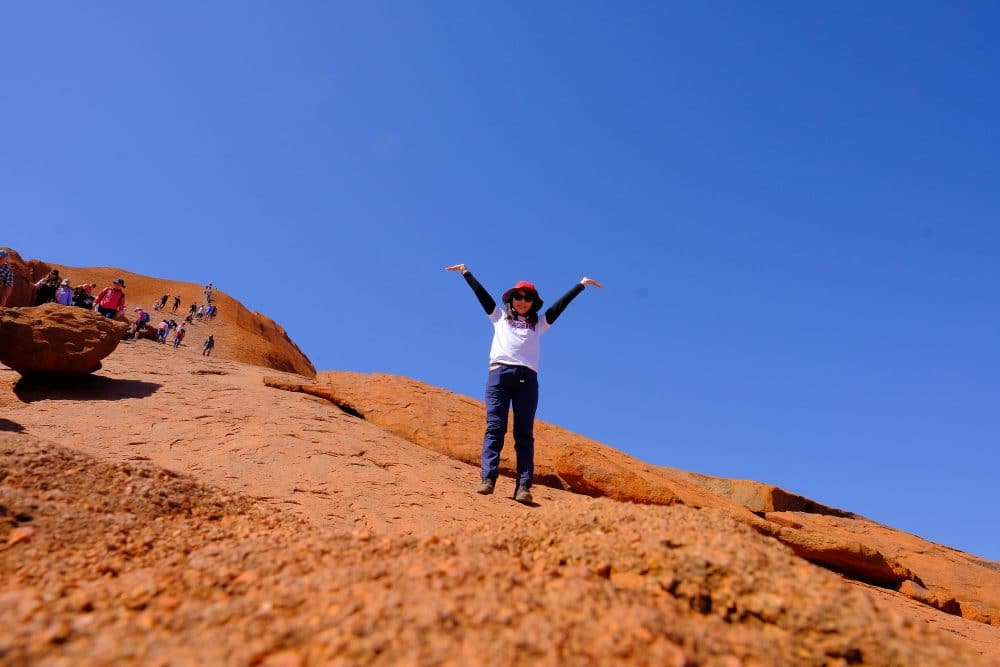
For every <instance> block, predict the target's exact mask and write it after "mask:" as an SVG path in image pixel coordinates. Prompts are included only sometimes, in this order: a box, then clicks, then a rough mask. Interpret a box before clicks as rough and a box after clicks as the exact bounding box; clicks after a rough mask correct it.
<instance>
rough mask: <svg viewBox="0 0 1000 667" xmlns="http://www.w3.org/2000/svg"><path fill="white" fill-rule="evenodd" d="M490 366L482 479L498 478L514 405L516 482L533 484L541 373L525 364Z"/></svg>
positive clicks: (519, 484) (524, 484) (523, 484)
mask: <svg viewBox="0 0 1000 667" xmlns="http://www.w3.org/2000/svg"><path fill="white" fill-rule="evenodd" d="M498 366H499V368H496V369H495V370H494V369H492V368H491V369H490V374H489V377H488V379H487V380H486V437H484V438H483V457H482V478H483V479H486V478H492V479H496V478H497V474H498V469H499V467H500V450H502V449H503V439H504V435H505V434H506V433H507V414H508V412H509V411H510V409H511V407H512V406H513V408H514V452H515V453H516V454H517V484H518V486H531V480H532V479H533V478H534V476H535V410H536V409H537V408H538V374H537V373H536V372H535V371H533V370H531V369H530V368H527V367H526V366H507V365H504V364H498Z"/></svg>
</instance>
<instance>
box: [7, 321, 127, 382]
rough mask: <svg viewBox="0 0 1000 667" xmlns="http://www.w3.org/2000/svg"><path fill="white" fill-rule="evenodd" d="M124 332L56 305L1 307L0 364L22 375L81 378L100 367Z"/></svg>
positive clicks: (116, 325) (117, 326) (121, 327)
mask: <svg viewBox="0 0 1000 667" xmlns="http://www.w3.org/2000/svg"><path fill="white" fill-rule="evenodd" d="M127 328H128V327H127V325H125V324H123V323H121V322H115V321H112V320H109V319H107V318H106V317H102V316H101V315H99V314H97V313H95V312H93V311H90V310H84V309H83V308H75V307H73V306H62V305H59V304H55V303H47V304H45V305H42V306H37V307H31V308H0V362H2V363H3V364H5V365H7V366H9V367H11V368H13V369H14V370H16V371H17V372H18V373H20V374H21V375H24V376H32V375H62V376H72V375H86V374H88V373H92V372H94V371H96V370H98V369H99V368H100V367H101V360H102V359H104V358H105V357H106V356H108V355H109V354H111V353H112V352H114V350H115V348H116V347H118V343H119V342H120V341H121V339H122V336H123V335H124V334H125V331H126V329H127Z"/></svg>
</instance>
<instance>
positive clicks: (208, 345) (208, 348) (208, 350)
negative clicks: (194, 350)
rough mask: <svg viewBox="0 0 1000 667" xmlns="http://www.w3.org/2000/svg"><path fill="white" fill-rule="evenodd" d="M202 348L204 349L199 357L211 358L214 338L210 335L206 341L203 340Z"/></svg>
mask: <svg viewBox="0 0 1000 667" xmlns="http://www.w3.org/2000/svg"><path fill="white" fill-rule="evenodd" d="M202 347H203V348H204V349H202V351H201V355H202V356H203V357H210V356H212V350H214V349H215V336H212V335H210V336H209V337H208V338H207V339H205V344H204V345H203V346H202Z"/></svg>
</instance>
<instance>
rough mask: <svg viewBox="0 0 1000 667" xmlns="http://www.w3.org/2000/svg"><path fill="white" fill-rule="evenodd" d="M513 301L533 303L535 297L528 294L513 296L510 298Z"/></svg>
mask: <svg viewBox="0 0 1000 667" xmlns="http://www.w3.org/2000/svg"><path fill="white" fill-rule="evenodd" d="M510 298H511V299H512V300H514V301H534V300H535V297H533V296H531V295H530V294H514V295H512V296H511V297H510Z"/></svg>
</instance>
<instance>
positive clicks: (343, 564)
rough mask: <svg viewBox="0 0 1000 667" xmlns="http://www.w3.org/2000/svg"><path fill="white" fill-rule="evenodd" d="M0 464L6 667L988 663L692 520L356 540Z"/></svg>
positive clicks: (157, 473) (620, 514)
mask: <svg viewBox="0 0 1000 667" xmlns="http://www.w3.org/2000/svg"><path fill="white" fill-rule="evenodd" d="M0 457H2V460H4V462H5V470H6V471H7V475H6V478H5V479H4V480H3V482H2V484H0V493H2V495H0V499H2V503H3V507H4V509H5V514H7V516H8V517H9V521H8V522H7V525H5V526H3V527H2V528H0V541H4V542H7V543H9V546H8V548H7V549H5V550H3V551H0V568H2V571H4V572H5V573H6V575H7V576H6V577H5V579H4V581H3V583H2V584H0V657H2V658H3V659H4V661H5V662H8V663H12V664H42V663H45V664H67V665H68V664H72V665H102V664H171V665H173V664H265V665H266V664H271V665H285V664H291V665H309V664H316V665H321V664H400V663H405V664H421V665H468V664H486V663H493V662H498V663H511V662H528V663H531V664H543V665H563V664H631V665H678V666H680V665H692V664H703V665H820V664H823V665H849V664H872V665H917V664H961V665H986V664H989V662H988V661H989V656H988V655H987V656H983V655H981V654H980V651H979V648H978V647H977V646H976V645H975V644H974V643H970V642H965V641H962V640H961V639H960V638H958V637H956V636H954V635H953V636H949V635H948V634H946V633H945V632H942V631H941V630H940V629H938V628H935V627H934V626H932V625H930V624H925V623H920V622H914V620H913V619H912V618H911V617H909V615H908V614H907V613H906V612H905V611H902V610H900V609H898V608H895V607H894V606H893V605H892V604H891V603H888V602H887V601H886V600H884V599H879V598H875V597H873V596H870V595H868V594H867V593H866V592H865V591H863V590H860V589H858V588H855V587H852V586H850V585H849V584H847V583H845V582H844V581H842V580H840V579H839V578H838V577H836V576H834V575H831V574H829V573H827V572H825V571H823V570H820V569H817V568H814V567H811V566H808V565H805V564H804V563H803V562H802V561H801V560H799V559H798V558H796V557H795V556H793V555H792V554H791V553H790V552H788V551H787V550H786V549H784V548H782V547H781V546H780V545H778V544H777V543H775V542H773V541H770V540H766V539H764V538H762V537H760V536H759V535H758V534H756V533H754V532H752V531H751V530H749V529H747V528H746V527H744V526H742V525H740V524H737V523H734V522H732V521H730V520H728V519H727V518H726V517H725V516H722V515H719V514H718V513H716V512H714V511H711V510H702V511H699V510H694V509H691V508H687V507H683V506H675V507H655V506H637V505H629V504H623V503H617V502H613V501H608V500H594V501H591V502H589V503H588V504H587V506H586V507H585V508H584V509H583V510H582V511H581V509H580V508H576V507H572V506H567V505H560V504H558V503H557V504H555V506H554V507H552V508H550V509H549V510H548V511H545V512H537V513H536V512H528V511H524V510H521V511H520V512H518V513H516V515H515V516H513V517H512V518H511V520H510V521H508V522H506V523H505V524H502V525H490V524H486V525H470V526H464V527H462V528H460V529H458V530H457V531H453V532H445V533H441V532H432V533H430V534H427V535H425V536H423V537H420V538H417V537H406V536H401V535H393V534H388V535H385V536H383V537H379V538H372V537H370V536H369V535H368V534H365V533H360V534H353V535H352V534H347V533H338V532H336V531H330V530H325V529H323V528H321V527H318V526H315V525H312V524H310V523H308V522H303V521H298V520H295V519H294V518H293V517H290V516H288V515H287V514H285V513H282V512H280V511H276V510H274V509H271V508H268V507H264V506H261V505H260V504H259V503H254V502H253V501H252V499H249V498H247V497H246V496H242V495H233V494H228V493H225V492H223V491H221V490H218V489H212V488H207V487H205V486H204V485H202V484H199V483H198V482H197V481H196V480H194V479H192V478H190V477H188V476H186V475H180V474H177V473H173V472H170V471H166V470H164V469H162V468H159V467H157V466H155V465H152V464H150V463H148V462H145V461H133V462H127V463H105V462H102V461H99V460H95V459H93V458H91V457H89V456H87V455H84V454H81V453H79V452H76V451H73V450H69V449H66V448H63V447H60V446H59V445H56V444H54V443H48V442H44V441H39V440H36V439H34V438H31V437H30V436H26V435H14V434H2V433H0ZM25 526H30V527H31V528H32V529H33V532H32V535H31V538H30V539H27V540H14V541H13V542H12V541H11V540H10V536H11V535H13V534H14V533H15V531H18V530H23V527H25ZM982 627H986V626H982Z"/></svg>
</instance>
